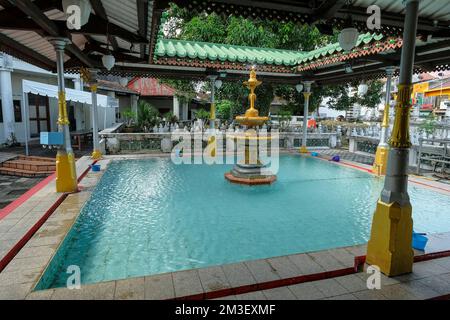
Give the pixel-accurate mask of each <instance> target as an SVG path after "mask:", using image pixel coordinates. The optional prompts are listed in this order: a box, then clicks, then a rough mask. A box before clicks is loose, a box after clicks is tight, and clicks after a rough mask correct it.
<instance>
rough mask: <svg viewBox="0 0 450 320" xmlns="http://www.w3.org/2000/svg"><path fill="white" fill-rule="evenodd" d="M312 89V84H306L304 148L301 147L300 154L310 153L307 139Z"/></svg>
mask: <svg viewBox="0 0 450 320" xmlns="http://www.w3.org/2000/svg"><path fill="white" fill-rule="evenodd" d="M310 88H311V84H310V83H305V90H306V91H305V92H303V96H304V98H305V107H304V111H303V139H302V146H301V147H300V153H309V151H308V148H307V147H306V145H307V137H308V110H309V98H310V97H311V92H310V91H309V90H310Z"/></svg>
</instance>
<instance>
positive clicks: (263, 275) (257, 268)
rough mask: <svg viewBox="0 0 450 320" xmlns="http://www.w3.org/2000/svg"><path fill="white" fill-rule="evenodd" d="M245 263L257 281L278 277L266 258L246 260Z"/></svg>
mask: <svg viewBox="0 0 450 320" xmlns="http://www.w3.org/2000/svg"><path fill="white" fill-rule="evenodd" d="M245 264H246V266H247V267H248V269H249V270H250V272H251V273H252V275H253V277H254V278H255V279H256V281H257V282H258V283H260V282H266V281H272V280H278V279H280V276H279V275H278V274H277V273H276V271H275V270H274V269H273V268H272V266H271V265H270V264H269V263H268V262H267V261H266V260H254V261H246V262H245Z"/></svg>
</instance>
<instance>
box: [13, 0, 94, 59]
mask: <svg viewBox="0 0 450 320" xmlns="http://www.w3.org/2000/svg"><path fill="white" fill-rule="evenodd" d="M9 1H10V2H12V3H13V4H15V5H16V6H17V8H19V9H20V10H21V11H22V12H23V13H25V14H26V15H28V16H29V17H30V18H31V19H32V20H33V21H34V22H36V23H37V24H38V25H39V26H40V27H41V28H42V29H43V30H44V31H45V32H46V33H48V34H49V35H50V36H52V37H67V34H65V33H64V32H62V31H61V30H60V29H59V27H58V25H57V24H56V23H55V22H54V21H52V20H50V19H49V18H48V17H47V16H46V15H45V14H44V13H43V12H42V10H41V9H40V8H39V7H38V6H37V5H36V4H35V3H33V2H31V1H30V0H14V1H12V0H9ZM66 51H67V52H68V53H70V54H71V55H73V56H75V57H76V58H77V59H78V60H80V62H81V63H83V64H84V65H86V66H87V67H93V63H92V61H90V60H89V58H88V57H87V56H86V55H85V54H84V53H83V52H82V51H81V50H80V49H79V48H78V47H77V46H76V45H74V44H69V45H67V46H66Z"/></svg>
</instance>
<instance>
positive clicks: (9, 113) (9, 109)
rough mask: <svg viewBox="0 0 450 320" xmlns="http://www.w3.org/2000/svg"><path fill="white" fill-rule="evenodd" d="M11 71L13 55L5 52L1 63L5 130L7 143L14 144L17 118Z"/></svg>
mask: <svg viewBox="0 0 450 320" xmlns="http://www.w3.org/2000/svg"><path fill="white" fill-rule="evenodd" d="M11 72H12V57H11V56H9V55H7V54H5V53H4V54H3V59H2V65H0V90H1V98H2V114H3V131H4V135H5V143H6V144H12V143H14V142H15V120H14V104H13V92H12V81H11ZM24 121H26V119H24Z"/></svg>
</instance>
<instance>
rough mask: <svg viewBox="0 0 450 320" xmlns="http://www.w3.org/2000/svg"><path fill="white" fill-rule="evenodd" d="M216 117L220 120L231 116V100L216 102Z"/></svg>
mask: <svg viewBox="0 0 450 320" xmlns="http://www.w3.org/2000/svg"><path fill="white" fill-rule="evenodd" d="M216 109H217V117H218V118H219V119H220V120H224V121H228V120H231V118H232V113H231V112H232V109H233V102H232V101H230V100H220V101H219V102H218V103H217V104H216Z"/></svg>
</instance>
